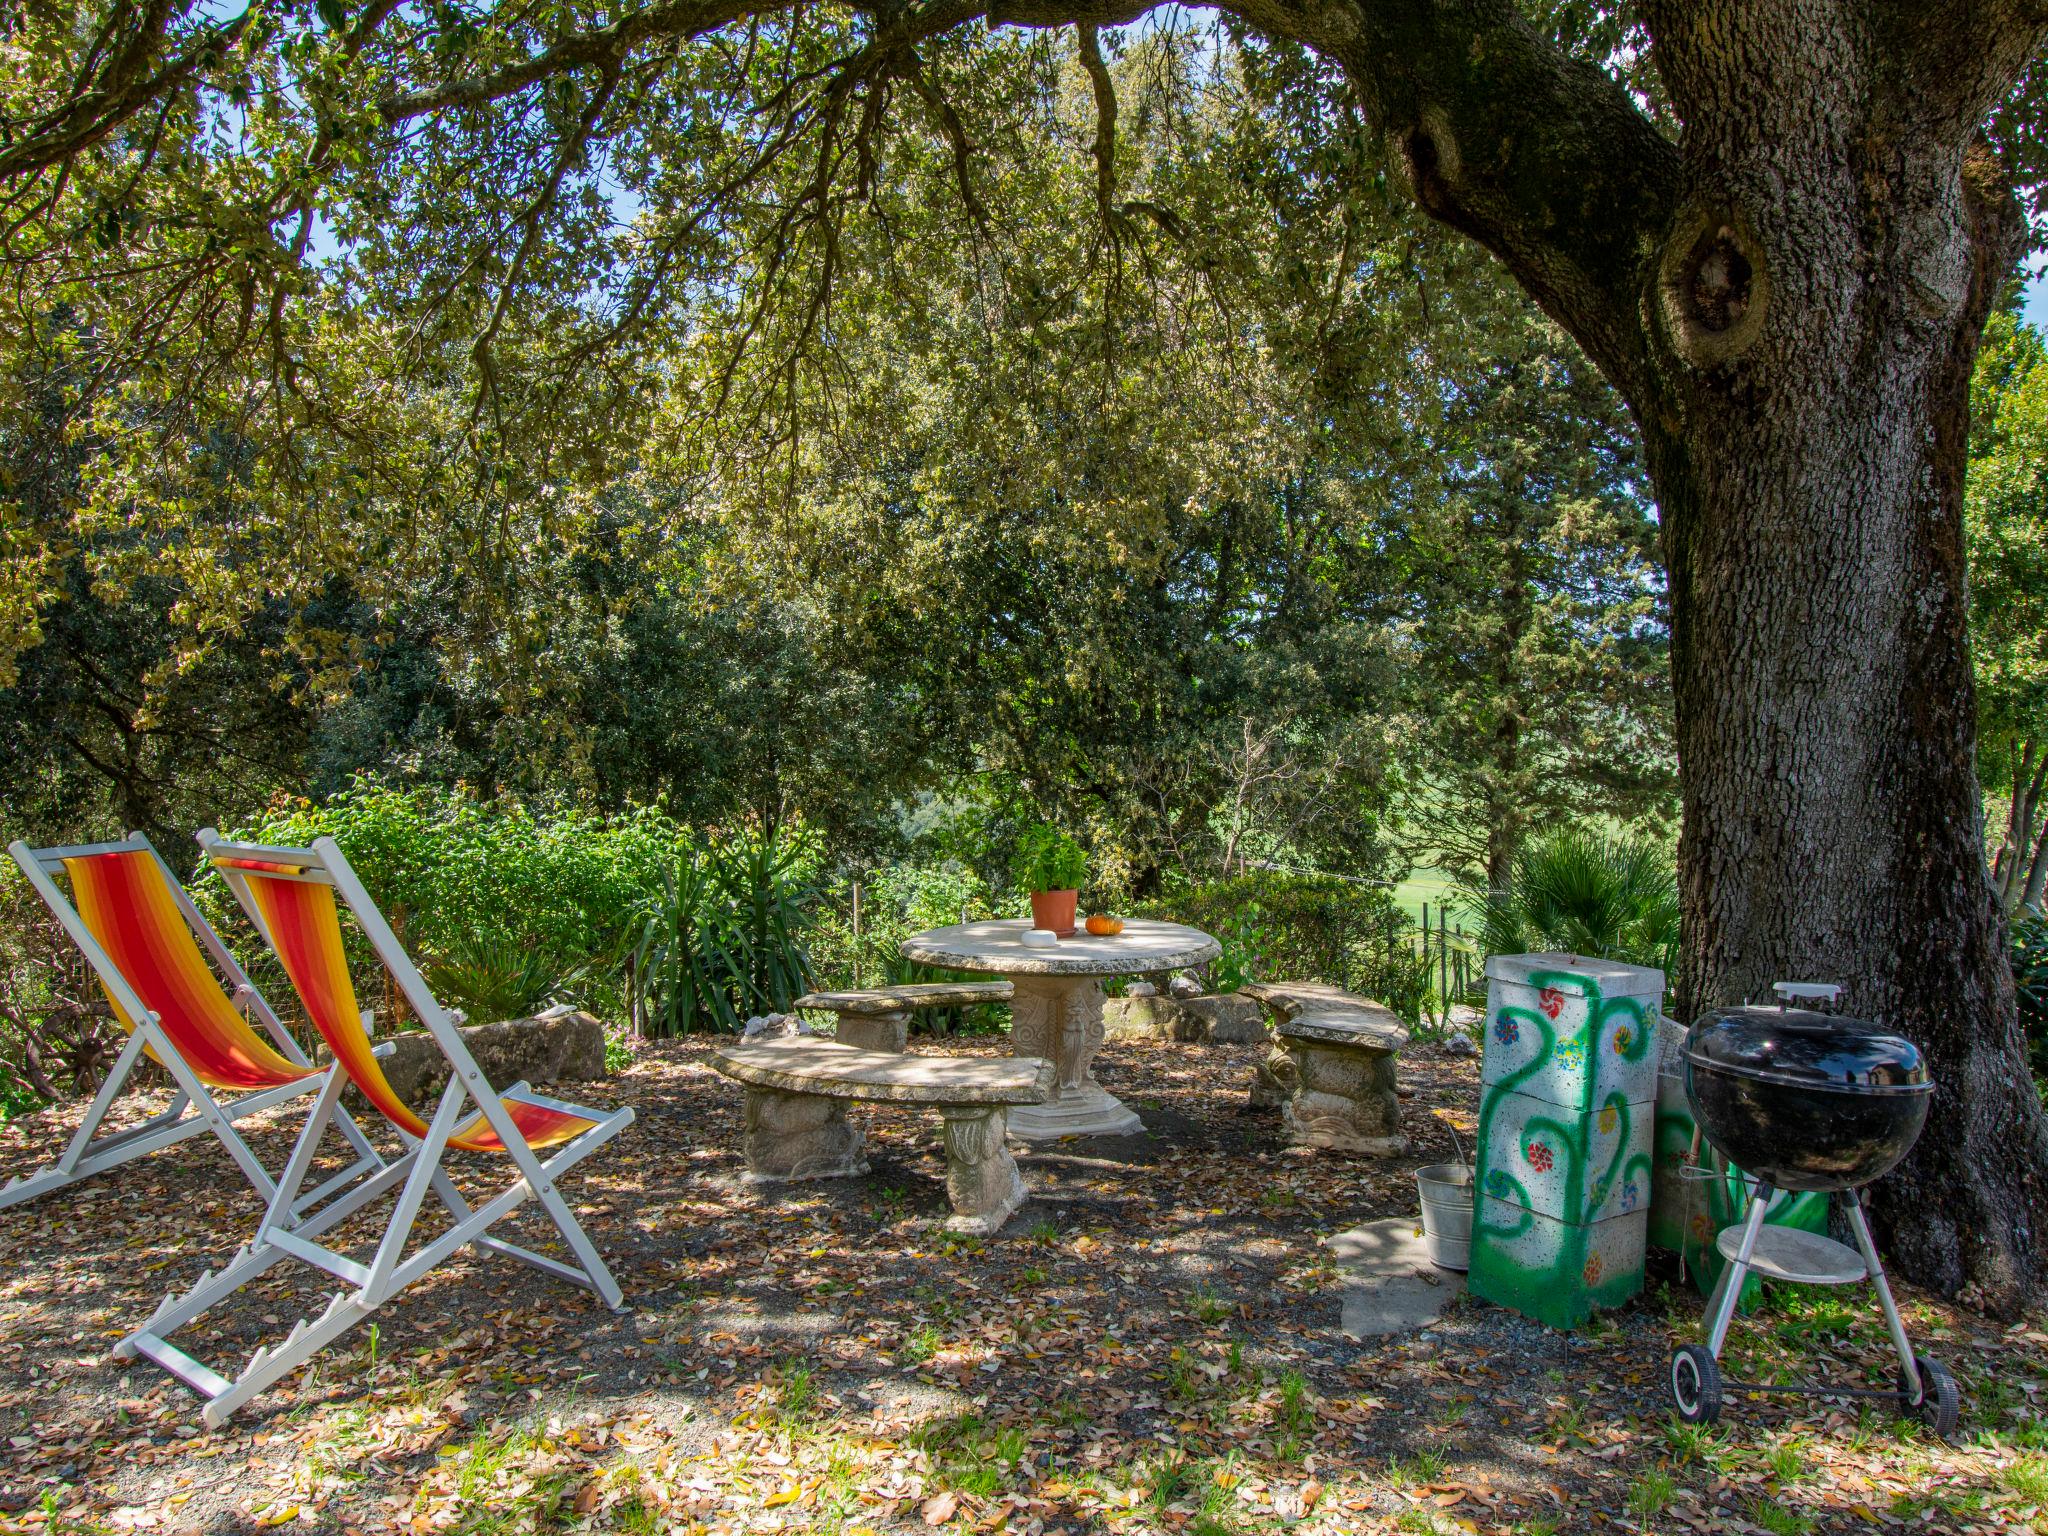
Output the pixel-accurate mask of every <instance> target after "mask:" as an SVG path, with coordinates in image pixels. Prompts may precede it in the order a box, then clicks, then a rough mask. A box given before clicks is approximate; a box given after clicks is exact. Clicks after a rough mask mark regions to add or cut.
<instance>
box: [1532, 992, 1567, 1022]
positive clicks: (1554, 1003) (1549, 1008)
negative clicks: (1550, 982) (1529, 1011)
mask: <svg viewBox="0 0 2048 1536" xmlns="http://www.w3.org/2000/svg"><path fill="white" fill-rule="evenodd" d="M1536 1006H1537V1007H1539V1008H1541V1009H1542V1010H1543V1012H1544V1013H1545V1014H1546V1015H1547V1016H1548V1017H1549V1018H1550V1019H1551V1020H1552V1021H1553V1022H1555V1020H1556V1018H1557V1016H1558V1015H1559V1014H1560V1013H1563V1012H1564V994H1563V993H1562V992H1560V991H1558V990H1557V988H1555V987H1545V988H1544V989H1543V990H1542V991H1541V992H1538V993H1537V994H1536Z"/></svg>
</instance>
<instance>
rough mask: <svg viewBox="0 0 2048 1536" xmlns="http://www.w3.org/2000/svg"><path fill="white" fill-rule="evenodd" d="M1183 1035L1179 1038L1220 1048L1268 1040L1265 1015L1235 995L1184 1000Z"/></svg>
mask: <svg viewBox="0 0 2048 1536" xmlns="http://www.w3.org/2000/svg"><path fill="white" fill-rule="evenodd" d="M1180 1011H1181V1014H1182V1017H1183V1020H1184V1021H1187V1022H1185V1023H1184V1025H1183V1030H1184V1032H1183V1033H1182V1034H1180V1035H1179V1036H1177V1037H1176V1038H1178V1039H1182V1040H1200V1041H1204V1042H1213V1043H1215V1044H1217V1045H1256V1044H1258V1043H1259V1042H1260V1041H1261V1040H1264V1039H1265V1038H1266V1037H1267V1036H1266V1011H1265V1009H1263V1008H1261V1007H1260V1006H1259V1004H1258V1002H1257V1001H1256V1000H1255V999H1253V998H1249V997H1243V996H1240V995H1239V994H1238V993H1235V992H1220V993H1217V994H1216V995H1214V996H1211V997H1189V998H1183V999H1182V1000H1181V1005H1180Z"/></svg>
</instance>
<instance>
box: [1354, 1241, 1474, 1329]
mask: <svg viewBox="0 0 2048 1536" xmlns="http://www.w3.org/2000/svg"><path fill="white" fill-rule="evenodd" d="M1327 1246H1328V1247H1329V1250H1330V1253H1331V1256H1332V1257H1333V1258H1335V1259H1336V1261H1337V1274H1338V1276H1339V1281H1340V1285H1341V1290H1340V1292H1339V1295H1340V1297H1341V1300H1342V1304H1343V1316H1342V1321H1341V1323H1340V1325H1339V1326H1341V1327H1342V1329H1343V1331H1344V1333H1345V1334H1346V1335H1347V1336H1348V1337H1350V1338H1354V1339H1367V1338H1379V1337H1382V1336H1384V1335H1386V1334H1390V1333H1412V1332H1414V1331H1415V1330H1416V1329H1418V1328H1427V1327H1428V1326H1429V1325H1430V1324H1431V1323H1433V1322H1435V1321H1436V1320H1437V1319H1438V1318H1439V1317H1441V1316H1443V1313H1444V1309H1445V1308H1447V1307H1448V1306H1450V1304H1451V1302H1452V1300H1453V1299H1455V1298H1456V1297H1458V1296H1459V1295H1461V1294H1463V1292H1464V1290H1465V1277H1464V1276H1463V1275H1462V1274H1460V1273H1459V1272H1458V1271H1457V1270H1455V1269H1441V1268H1439V1267H1438V1266H1437V1265H1435V1264H1432V1263H1430V1262H1429V1249H1428V1247H1427V1246H1426V1245H1425V1244H1424V1243H1423V1240H1422V1223H1421V1222H1419V1221H1417V1220H1416V1219H1415V1218H1414V1217H1413V1216H1389V1217H1387V1218H1386V1219H1385V1220H1383V1221H1371V1222H1367V1223H1366V1224H1365V1225H1364V1226H1362V1227H1353V1228H1351V1229H1350V1230H1349V1231H1346V1232H1339V1233H1337V1234H1336V1235H1335V1236H1334V1237H1331V1238H1329V1239H1328V1240H1327Z"/></svg>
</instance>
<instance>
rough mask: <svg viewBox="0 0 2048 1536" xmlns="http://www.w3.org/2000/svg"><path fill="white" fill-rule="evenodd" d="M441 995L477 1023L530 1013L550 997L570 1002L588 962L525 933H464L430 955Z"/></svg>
mask: <svg viewBox="0 0 2048 1536" xmlns="http://www.w3.org/2000/svg"><path fill="white" fill-rule="evenodd" d="M424 970H425V972H426V977H427V983H428V985H429V986H431V987H432V988H433V989H434V994H435V996H437V997H439V998H441V999H443V1000H444V1001H446V1002H450V1003H453V1004H454V1005H455V1006H456V1007H458V1008H460V1009H461V1010H462V1011H463V1012H464V1013H465V1014H467V1015H468V1016H469V1020H470V1022H471V1023H473V1024H489V1023H495V1022H497V1021H498V1020H500V1019H526V1018H531V1017H533V1015H534V1014H536V1013H539V1012H540V1011H541V1009H543V1008H545V1007H547V1006H548V1005H549V1004H550V1003H556V1002H568V1001H570V1000H571V994H572V993H573V992H574V991H575V990H576V989H577V987H578V986H579V985H580V984H581V983H582V982H583V980H584V979H585V977H586V975H587V967H585V966H583V965H581V964H579V963H578V962H576V961H574V960H568V959H564V958H563V957H562V956H560V955H558V954H556V953H555V952H554V950H553V949H552V948H550V947H549V946H547V945H545V944H540V943H537V942H535V941H534V940H533V939H531V938H529V937H526V936H523V935H519V934H507V933H496V934H463V935H461V936H460V937H458V938H456V939H455V940H453V941H452V942H450V943H449V944H447V945H445V946H444V947H443V948H442V949H441V951H440V953H438V954H436V955H434V956H433V957H432V958H430V959H429V960H427V962H426V964H425V966H424Z"/></svg>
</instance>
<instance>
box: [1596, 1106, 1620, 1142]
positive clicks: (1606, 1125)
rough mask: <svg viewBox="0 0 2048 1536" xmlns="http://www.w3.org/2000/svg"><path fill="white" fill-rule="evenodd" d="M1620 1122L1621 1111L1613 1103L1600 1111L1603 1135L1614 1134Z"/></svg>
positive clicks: (1601, 1132)
mask: <svg viewBox="0 0 2048 1536" xmlns="http://www.w3.org/2000/svg"><path fill="white" fill-rule="evenodd" d="M1619 1124H1621V1112H1620V1111H1619V1110H1617V1109H1616V1108H1615V1107H1614V1106H1613V1105H1612V1104H1609V1105H1608V1106H1606V1107H1605V1108H1604V1109H1602V1110H1601V1111H1600V1134H1601V1135H1602V1136H1612V1135H1613V1134H1614V1128H1615V1127H1616V1126H1617V1125H1619Z"/></svg>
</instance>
